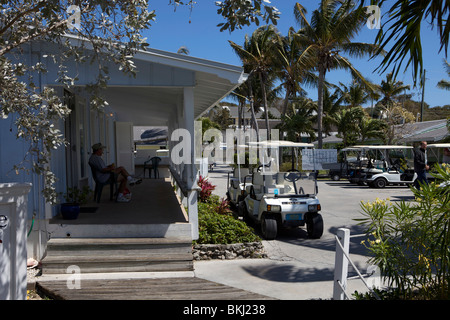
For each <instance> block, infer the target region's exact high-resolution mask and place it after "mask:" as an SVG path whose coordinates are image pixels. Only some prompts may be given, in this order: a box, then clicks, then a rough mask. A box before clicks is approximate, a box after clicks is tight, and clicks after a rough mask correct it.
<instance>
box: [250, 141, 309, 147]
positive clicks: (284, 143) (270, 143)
mask: <svg viewBox="0 0 450 320" xmlns="http://www.w3.org/2000/svg"><path fill="white" fill-rule="evenodd" d="M250 144H255V145H260V146H266V147H297V148H314V144H312V143H304V142H292V141H286V140H268V141H261V142H252V143H250Z"/></svg>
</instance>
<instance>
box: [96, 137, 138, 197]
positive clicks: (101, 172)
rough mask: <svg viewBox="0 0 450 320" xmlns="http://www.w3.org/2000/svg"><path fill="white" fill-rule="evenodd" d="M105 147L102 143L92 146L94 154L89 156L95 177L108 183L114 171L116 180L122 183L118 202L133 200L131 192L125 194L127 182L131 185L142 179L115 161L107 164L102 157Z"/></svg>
mask: <svg viewBox="0 0 450 320" xmlns="http://www.w3.org/2000/svg"><path fill="white" fill-rule="evenodd" d="M105 148H106V147H105V146H103V145H102V144H101V143H96V144H94V145H93V146H92V155H91V157H90V158H89V165H90V166H91V167H92V168H94V170H93V171H94V174H95V178H97V180H98V181H99V182H100V183H107V182H108V180H109V179H111V173H114V177H115V179H116V181H117V182H119V183H120V185H119V190H118V195H117V202H129V201H130V200H131V194H130V193H129V194H127V195H125V194H124V192H125V190H127V183H128V184H129V185H130V186H133V185H135V184H139V183H141V182H142V179H136V178H133V177H132V176H130V174H129V173H128V172H127V170H125V168H124V167H118V168H116V167H115V165H114V163H113V164H110V165H109V166H106V165H105V162H104V161H103V159H102V155H103V149H105Z"/></svg>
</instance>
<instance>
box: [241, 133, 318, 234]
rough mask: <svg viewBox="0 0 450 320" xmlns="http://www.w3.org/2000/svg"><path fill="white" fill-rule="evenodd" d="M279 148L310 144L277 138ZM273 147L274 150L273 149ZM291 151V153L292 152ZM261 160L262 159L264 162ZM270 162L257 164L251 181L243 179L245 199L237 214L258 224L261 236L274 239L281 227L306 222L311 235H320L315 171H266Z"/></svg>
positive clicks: (297, 225)
mask: <svg viewBox="0 0 450 320" xmlns="http://www.w3.org/2000/svg"><path fill="white" fill-rule="evenodd" d="M279 146H280V147H290V148H292V149H294V148H295V147H301V148H305V147H312V145H310V144H304V143H293V142H287V141H280V143H279ZM272 150H274V149H272ZM293 154H294V152H293ZM263 163H264V162H263ZM271 169H273V168H270V164H269V165H266V166H260V167H259V168H258V171H256V172H254V173H253V174H252V182H251V184H247V183H246V181H245V180H244V183H243V186H242V188H243V189H244V190H245V194H246V196H245V198H244V199H243V201H240V202H239V203H238V212H239V215H240V216H242V217H243V218H244V220H250V219H251V220H253V221H255V222H256V223H259V224H260V225H261V231H262V234H263V236H264V238H266V239H268V240H272V239H275V238H276V236H277V233H278V230H279V229H280V228H282V227H299V226H304V225H305V224H306V227H307V232H308V236H309V237H310V238H315V239H317V238H320V237H321V236H322V234H323V219H322V216H321V215H320V213H319V211H320V210H321V206H320V202H319V199H318V198H317V191H318V189H317V180H316V177H317V174H316V172H314V171H312V172H300V171H298V170H296V169H294V168H292V169H291V170H290V171H288V172H277V171H269V170H271Z"/></svg>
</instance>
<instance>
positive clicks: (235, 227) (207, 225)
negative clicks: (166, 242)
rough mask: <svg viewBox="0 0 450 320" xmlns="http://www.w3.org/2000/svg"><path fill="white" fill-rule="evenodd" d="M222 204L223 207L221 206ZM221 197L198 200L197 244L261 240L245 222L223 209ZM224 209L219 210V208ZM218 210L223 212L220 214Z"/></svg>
mask: <svg viewBox="0 0 450 320" xmlns="http://www.w3.org/2000/svg"><path fill="white" fill-rule="evenodd" d="M221 205H222V207H221ZM223 205H224V203H222V201H221V200H219V197H217V196H211V198H209V199H208V201H206V202H200V201H199V202H198V223H199V239H198V240H196V241H194V243H195V244H232V243H245V242H257V241H261V238H260V237H258V236H257V235H256V234H255V233H254V231H253V229H252V228H250V227H249V226H248V225H247V224H246V223H245V222H243V221H240V220H237V219H236V218H234V217H233V215H232V213H231V211H227V210H223ZM220 207H221V208H222V210H219V208H220ZM218 211H220V212H223V214H219V213H218Z"/></svg>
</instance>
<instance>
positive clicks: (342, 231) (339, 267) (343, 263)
mask: <svg viewBox="0 0 450 320" xmlns="http://www.w3.org/2000/svg"><path fill="white" fill-rule="evenodd" d="M336 236H337V237H338V239H337V240H336V241H339V242H340V243H341V245H342V248H344V250H342V248H341V246H340V245H339V244H338V243H336V256H335V263H334V286H333V299H334V300H344V299H345V293H344V291H343V290H345V289H347V275H348V259H347V257H346V256H345V255H344V252H345V253H346V254H347V255H348V254H349V249H350V230H349V229H346V228H339V229H338V230H337V232H336ZM338 282H339V283H340V285H339V283H338ZM341 286H342V288H341Z"/></svg>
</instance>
